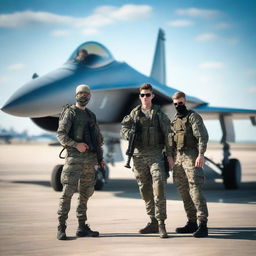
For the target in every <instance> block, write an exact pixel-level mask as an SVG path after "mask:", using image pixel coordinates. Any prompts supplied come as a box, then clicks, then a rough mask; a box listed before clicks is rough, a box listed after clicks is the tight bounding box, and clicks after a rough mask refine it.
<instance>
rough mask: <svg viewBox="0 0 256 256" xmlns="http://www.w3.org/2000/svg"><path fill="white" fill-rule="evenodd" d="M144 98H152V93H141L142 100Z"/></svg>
mask: <svg viewBox="0 0 256 256" xmlns="http://www.w3.org/2000/svg"><path fill="white" fill-rule="evenodd" d="M144 96H146V97H150V96H151V93H141V94H140V97H141V98H143V97H144Z"/></svg>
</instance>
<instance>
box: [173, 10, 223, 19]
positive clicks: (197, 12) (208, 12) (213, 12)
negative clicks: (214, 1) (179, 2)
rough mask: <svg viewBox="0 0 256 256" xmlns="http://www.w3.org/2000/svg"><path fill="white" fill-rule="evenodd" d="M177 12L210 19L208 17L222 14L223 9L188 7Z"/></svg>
mask: <svg viewBox="0 0 256 256" xmlns="http://www.w3.org/2000/svg"><path fill="white" fill-rule="evenodd" d="M176 13H177V14H179V15H185V16H190V17H199V18H203V19H208V18H215V17H218V16H220V14H221V11H218V10H209V9H199V8H187V9H177V10H176Z"/></svg>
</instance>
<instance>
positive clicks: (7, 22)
mask: <svg viewBox="0 0 256 256" xmlns="http://www.w3.org/2000/svg"><path fill="white" fill-rule="evenodd" d="M74 20H75V18H72V17H68V16H61V15H57V14H53V13H49V12H33V11H24V12H14V13H12V14H1V15H0V27H7V28H8V27H9V28H11V27H13V28H15V27H22V26H26V25H31V24H35V23H40V24H69V23H72V22H74Z"/></svg>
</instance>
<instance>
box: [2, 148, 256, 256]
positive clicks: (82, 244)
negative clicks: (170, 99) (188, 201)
mask: <svg viewBox="0 0 256 256" xmlns="http://www.w3.org/2000/svg"><path fill="white" fill-rule="evenodd" d="M255 149H256V147H255V146H254V147H249V148H248V147H240V148H239V147H235V149H234V150H233V151H232V154H233V157H237V158H239V159H240V160H241V164H242V168H243V176H242V181H243V183H242V186H241V189H239V190H225V189H224V188H223V185H222V183H221V182H218V183H215V184H206V186H205V189H204V191H205V196H206V198H207V201H208V208H209V214H210V216H209V237H208V238H202V239H196V238H193V237H192V236H191V235H178V234H176V233H175V228H176V227H177V226H181V225H183V224H185V222H186V217H185V213H184V210H183V205H182V202H181V201H180V198H179V196H178V195H177V192H176V188H175V186H174V185H173V184H172V179H171V178H170V179H169V180H168V185H167V192H168V201H167V207H168V219H167V221H166V227H167V231H168V233H169V236H170V238H168V239H160V238H159V237H158V235H157V234H151V235H141V234H139V233H138V232H137V231H138V230H139V229H140V228H142V227H143V226H144V225H145V224H146V223H147V221H148V219H147V216H146V214H145V207H144V202H143V201H142V200H141V199H140V195H139V192H138V188H137V184H136V182H135V181H134V178H133V174H132V172H131V170H129V169H126V168H124V167H123V165H124V164H123V163H118V164H116V166H115V167H111V166H110V170H111V171H110V172H111V173H110V181H109V183H108V184H107V185H106V186H105V188H104V190H103V191H96V192H95V193H94V195H93V197H92V198H91V199H90V201H89V205H88V208H89V209H88V219H89V223H90V226H91V228H92V229H94V230H98V231H99V232H100V234H101V236H100V237H99V238H76V237H75V231H76V228H77V220H76V216H75V210H76V204H77V202H76V198H77V195H78V194H75V195H74V197H73V200H72V208H71V211H70V215H69V219H68V228H67V235H68V237H69V240H67V241H58V240H57V239H56V227H57V214H56V211H57V208H58V202H59V197H60V193H58V192H54V191H53V190H52V188H51V187H50V175H51V171H52V168H53V167H54V166H55V165H56V164H60V163H63V162H62V161H63V160H60V159H58V153H59V151H60V147H49V146H47V145H31V144H30V145H0V255H2V256H9V255H26V256H30V255H31V256H37V255H38V256H39V255H44V256H45V255H55V256H58V255H63V256H64V255H69V256H71V255H88V256H94V255H95V256H101V255H102V256H103V255H104V256H116V255H118V256H120V255H122V256H123V255H124V256H125V255H134V256H137V255H154V256H155V255H161V256H164V255H173V256H176V255H177V256H178V255H190V256H193V255H196V256H201V255H202V256H211V255H212V256H216V255H221V256H222V255H232V256H236V255H237V256H238V255H239V256H242V255H243V256H246V255H256V241H255V240H256V151H255ZM207 156H208V157H210V158H212V159H218V158H220V156H221V153H220V151H219V150H218V149H217V148H216V147H212V148H210V149H209V150H208V154H207Z"/></svg>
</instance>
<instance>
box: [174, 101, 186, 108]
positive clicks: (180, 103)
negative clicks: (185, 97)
mask: <svg viewBox="0 0 256 256" xmlns="http://www.w3.org/2000/svg"><path fill="white" fill-rule="evenodd" d="M173 104H174V106H176V107H177V106H178V105H179V106H182V105H184V103H183V102H182V101H180V102H176V103H173Z"/></svg>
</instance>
